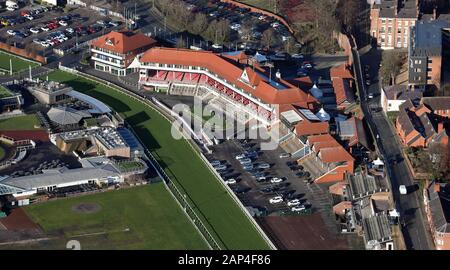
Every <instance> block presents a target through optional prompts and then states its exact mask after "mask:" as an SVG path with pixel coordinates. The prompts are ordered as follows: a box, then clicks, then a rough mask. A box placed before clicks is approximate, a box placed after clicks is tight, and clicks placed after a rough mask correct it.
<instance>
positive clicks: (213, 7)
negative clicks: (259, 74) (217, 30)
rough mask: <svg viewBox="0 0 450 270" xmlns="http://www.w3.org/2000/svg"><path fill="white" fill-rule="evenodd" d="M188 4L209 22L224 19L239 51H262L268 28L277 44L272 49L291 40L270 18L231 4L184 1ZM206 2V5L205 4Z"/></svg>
mask: <svg viewBox="0 0 450 270" xmlns="http://www.w3.org/2000/svg"><path fill="white" fill-rule="evenodd" d="M184 2H186V3H188V4H189V7H188V8H189V9H190V10H191V11H192V12H194V13H203V14H205V15H207V16H208V18H209V19H210V20H215V19H225V20H227V21H228V22H229V24H230V28H231V40H232V42H233V43H238V44H239V48H240V49H253V50H259V49H263V46H262V45H261V44H260V41H261V38H262V34H263V32H264V31H266V30H267V29H269V28H272V29H273V30H274V33H275V36H274V38H275V40H278V41H279V42H278V44H275V46H274V47H279V48H281V47H283V43H284V42H287V41H288V40H289V39H291V38H293V37H292V35H291V33H290V32H289V30H288V29H287V28H286V27H285V26H284V25H283V24H282V23H281V22H278V21H277V20H275V19H274V18H272V17H268V16H265V15H262V14H259V13H255V12H250V10H249V9H246V8H239V7H237V6H235V5H233V4H231V3H224V2H220V1H218V0H212V1H204V0H184ZM205 2H207V4H205Z"/></svg>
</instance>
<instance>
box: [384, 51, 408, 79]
mask: <svg viewBox="0 0 450 270" xmlns="http://www.w3.org/2000/svg"><path fill="white" fill-rule="evenodd" d="M402 64H403V54H402V53H400V52H398V51H384V52H383V55H382V60H381V68H380V74H381V76H382V78H383V83H384V84H395V78H396V77H397V75H398V74H400V69H401V67H402Z"/></svg>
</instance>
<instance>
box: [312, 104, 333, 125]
mask: <svg viewBox="0 0 450 270" xmlns="http://www.w3.org/2000/svg"><path fill="white" fill-rule="evenodd" d="M316 116H317V117H319V119H320V121H322V122H327V121H330V119H331V117H330V114H328V113H327V112H326V111H325V109H324V108H323V107H322V109H320V111H319V112H318V113H316Z"/></svg>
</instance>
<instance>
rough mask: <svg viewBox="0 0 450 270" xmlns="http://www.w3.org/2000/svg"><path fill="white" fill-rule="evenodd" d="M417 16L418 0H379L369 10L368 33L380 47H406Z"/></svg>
mask: <svg viewBox="0 0 450 270" xmlns="http://www.w3.org/2000/svg"><path fill="white" fill-rule="evenodd" d="M418 16H419V11H418V0H381V1H380V2H379V3H374V4H373V5H372V8H371V10H370V35H371V37H372V38H374V39H375V40H376V42H377V46H378V47H379V48H381V49H395V48H407V47H408V39H409V28H410V27H411V26H414V25H415V24H416V21H417V18H418Z"/></svg>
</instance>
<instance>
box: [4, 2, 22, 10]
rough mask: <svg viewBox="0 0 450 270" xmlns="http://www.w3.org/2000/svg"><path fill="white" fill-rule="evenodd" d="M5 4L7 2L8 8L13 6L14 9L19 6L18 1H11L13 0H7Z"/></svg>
mask: <svg viewBox="0 0 450 270" xmlns="http://www.w3.org/2000/svg"><path fill="white" fill-rule="evenodd" d="M5 4H6V7H7V8H13V9H18V8H19V5H18V4H17V3H16V2H14V1H11V0H7V1H6V3H5Z"/></svg>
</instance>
